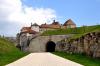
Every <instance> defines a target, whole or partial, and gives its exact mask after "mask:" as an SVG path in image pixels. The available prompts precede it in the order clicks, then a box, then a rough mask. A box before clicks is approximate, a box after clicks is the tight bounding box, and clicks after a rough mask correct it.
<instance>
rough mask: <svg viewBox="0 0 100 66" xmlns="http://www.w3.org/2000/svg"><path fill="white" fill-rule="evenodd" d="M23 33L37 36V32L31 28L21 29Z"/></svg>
mask: <svg viewBox="0 0 100 66" xmlns="http://www.w3.org/2000/svg"><path fill="white" fill-rule="evenodd" d="M21 32H22V33H30V34H35V33H37V32H36V31H34V30H32V29H31V27H23V28H22V29H21Z"/></svg>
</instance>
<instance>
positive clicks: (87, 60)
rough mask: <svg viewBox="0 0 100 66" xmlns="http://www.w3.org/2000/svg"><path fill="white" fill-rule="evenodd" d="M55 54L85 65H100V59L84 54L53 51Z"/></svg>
mask: <svg viewBox="0 0 100 66" xmlns="http://www.w3.org/2000/svg"><path fill="white" fill-rule="evenodd" d="M53 54H55V55H58V56H60V57H63V58H65V59H69V60H71V61H74V62H77V63H79V64H82V65H84V66H100V59H94V58H91V57H88V56H86V55H84V54H69V53H66V52H53Z"/></svg>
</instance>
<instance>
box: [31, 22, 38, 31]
mask: <svg viewBox="0 0 100 66" xmlns="http://www.w3.org/2000/svg"><path fill="white" fill-rule="evenodd" d="M31 29H32V30H34V31H36V32H39V30H40V29H39V25H38V24H36V23H34V24H31Z"/></svg>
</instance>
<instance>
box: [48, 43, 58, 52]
mask: <svg viewBox="0 0 100 66" xmlns="http://www.w3.org/2000/svg"><path fill="white" fill-rule="evenodd" d="M55 46H56V44H55V43H54V42H53V41H48V42H47V44H46V52H54V51H55Z"/></svg>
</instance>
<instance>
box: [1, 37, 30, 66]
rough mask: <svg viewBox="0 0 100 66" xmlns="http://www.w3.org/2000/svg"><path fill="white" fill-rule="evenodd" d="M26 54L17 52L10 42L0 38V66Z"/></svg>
mask: <svg viewBox="0 0 100 66" xmlns="http://www.w3.org/2000/svg"><path fill="white" fill-rule="evenodd" d="M27 54H28V53H24V52H21V51H20V50H18V49H17V48H16V47H15V46H14V44H13V43H12V42H10V41H8V40H6V39H5V38H0V66H5V65H6V64H9V63H11V62H13V61H15V60H17V59H19V58H21V57H23V56H26V55H27Z"/></svg>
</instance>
